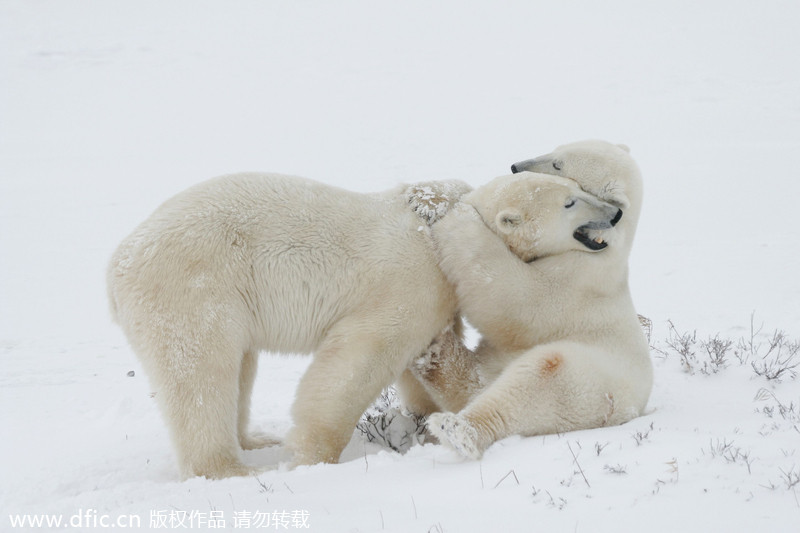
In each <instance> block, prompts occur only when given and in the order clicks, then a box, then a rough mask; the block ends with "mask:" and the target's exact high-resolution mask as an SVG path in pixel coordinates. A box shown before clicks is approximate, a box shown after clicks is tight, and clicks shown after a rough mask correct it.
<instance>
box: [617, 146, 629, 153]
mask: <svg viewBox="0 0 800 533" xmlns="http://www.w3.org/2000/svg"><path fill="white" fill-rule="evenodd" d="M617 146H618V147H620V148H622V149H623V150H625V151H626V152H628V153H631V149H630V147H628V145H627V144H618V145H617Z"/></svg>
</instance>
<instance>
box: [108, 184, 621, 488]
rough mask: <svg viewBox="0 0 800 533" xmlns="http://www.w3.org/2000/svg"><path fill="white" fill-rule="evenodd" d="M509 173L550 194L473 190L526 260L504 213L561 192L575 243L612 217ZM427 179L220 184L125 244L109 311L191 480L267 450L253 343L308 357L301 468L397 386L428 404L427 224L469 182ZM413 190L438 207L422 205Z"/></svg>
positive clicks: (327, 451)
mask: <svg viewBox="0 0 800 533" xmlns="http://www.w3.org/2000/svg"><path fill="white" fill-rule="evenodd" d="M507 179H511V180H514V181H517V182H525V183H528V187H529V188H530V190H531V191H533V189H539V190H541V191H543V192H544V194H540V195H528V196H525V197H520V198H516V197H514V198H511V197H509V198H503V197H502V194H499V193H498V194H499V195H498V194H495V192H494V191H495V189H496V188H497V187H496V186H495V185H494V184H491V183H490V184H489V185H487V186H485V187H481V188H479V189H478V191H484V194H486V195H487V196H492V195H494V196H496V197H497V206H499V208H500V209H499V210H498V217H497V220H498V221H499V223H500V224H501V225H503V227H506V226H507V230H508V231H506V232H505V233H504V234H503V235H504V238H505V239H506V240H505V241H499V242H501V243H503V246H513V247H514V248H515V249H516V250H517V251H518V253H520V254H521V255H523V256H532V255H534V254H535V253H534V251H533V249H534V248H536V247H537V246H541V245H543V243H538V242H535V236H534V235H529V234H527V233H525V232H524V231H521V230H520V228H522V226H520V225H518V224H517V223H516V222H515V221H514V220H513V217H512V216H510V215H509V213H510V210H515V211H518V212H537V211H540V210H546V209H549V208H550V207H551V206H549V205H548V203H550V202H557V203H558V204H563V202H564V201H565V198H566V197H567V196H568V197H570V198H572V199H573V200H572V201H574V202H576V203H577V204H578V205H577V208H576V209H575V211H574V213H572V214H571V218H570V219H569V220H568V221H567V222H562V221H559V222H558V225H556V224H552V226H553V227H552V232H556V231H561V229H560V228H561V226H562V225H563V224H568V225H570V228H569V229H568V232H569V233H570V234H571V233H572V232H573V231H575V230H577V229H578V228H581V227H584V226H587V225H592V224H597V223H598V222H596V221H597V220H598V219H602V220H607V219H608V217H609V209H608V206H607V205H606V204H603V203H602V202H599V201H598V200H596V199H595V198H594V197H592V196H591V195H589V194H586V193H585V192H583V191H581V190H580V189H579V188H578V187H577V185H575V184H574V182H572V183H570V182H569V181H568V180H563V181H564V182H565V183H566V185H565V184H559V185H557V184H556V183H555V180H556V178H554V177H552V176H541V177H538V178H537V177H536V175H534V174H528V173H526V174H525V175H523V176H522V177H520V176H516V177H509V178H507ZM429 185H430V186H416V187H410V188H402V187H401V188H398V189H395V190H391V191H388V192H384V193H378V194H359V193H354V192H349V191H345V190H342V189H338V188H335V187H330V186H327V185H323V184H321V183H317V182H314V181H310V180H305V179H301V178H293V177H287V176H280V175H271V174H238V175H231V176H224V177H221V178H216V179H212V180H210V181H207V182H204V183H201V184H199V185H196V186H194V187H192V188H190V189H188V190H186V191H184V192H183V193H180V194H178V195H177V196H175V197H173V198H172V199H170V200H168V201H167V202H165V203H164V204H163V205H161V206H160V207H159V208H158V209H157V210H156V211H155V212H154V213H153V214H152V215H151V216H150V217H149V218H148V219H147V220H145V221H144V222H143V223H142V224H141V225H140V226H139V227H138V228H137V229H136V230H134V232H133V233H132V234H131V235H130V236H129V237H127V238H126V239H125V240H123V242H122V243H121V244H120V246H119V248H118V249H117V250H116V252H115V253H114V255H113V257H112V259H111V263H110V265H109V270H108V291H109V297H110V300H111V309H112V313H113V315H114V317H115V319H116V321H117V322H118V323H119V324H120V325H121V327H122V328H123V330H124V332H125V334H126V335H127V337H128V339H129V341H130V343H131V346H132V347H133V349H134V351H135V352H136V353H137V355H138V356H139V358H140V360H141V361H142V364H143V366H144V368H145V371H146V372H147V374H148V376H149V378H150V381H151V385H152V387H153V388H154V390H155V392H156V398H157V399H158V401H159V404H160V407H161V410H162V412H163V414H164V417H165V419H166V421H167V425H168V427H169V429H170V434H171V437H172V439H173V442H174V444H175V447H176V449H177V453H178V458H179V462H180V465H181V470H182V473H183V474H184V475H185V476H191V475H203V476H207V477H213V478H221V477H227V476H232V475H243V474H247V473H248V472H249V468H248V467H246V466H245V465H244V464H242V463H241V460H240V458H239V450H240V447H241V448H245V449H251V448H257V447H262V446H265V445H269V444H272V443H275V441H273V440H271V439H269V438H267V437H265V436H252V435H249V434H248V433H247V429H248V421H249V405H250V394H251V390H252V387H253V381H254V378H255V372H256V365H257V356H258V352H259V351H262V350H264V351H273V352H284V353H311V352H313V353H314V359H313V361H312V363H311V364H310V366H309V367H308V370H307V372H306V374H305V375H304V376H303V378H302V379H301V381H300V383H299V385H298V389H297V393H296V398H295V402H294V405H293V407H292V416H293V421H294V427H293V428H292V430H291V431H290V433H289V436H288V439H287V440H288V445H289V447H290V448H291V450H292V452H293V453H294V462H295V463H296V464H313V463H317V462H323V461H324V462H336V461H337V460H338V458H339V455H340V453H341V451H342V449H343V448H344V446H345V445H346V444H347V442H348V440H349V439H350V437H351V435H352V432H353V428H354V426H355V424H356V422H357V420H358V418H359V416H360V415H361V414H362V413H363V412H364V410H365V409H366V408H367V407H368V406H369V404H370V402H372V401H373V400H374V398H375V397H377V395H378V394H379V393H380V391H381V390H382V389H383V388H385V387H386V386H388V385H389V384H391V383H392V382H393V381H395V380H398V379H399V382H400V384H401V389H402V391H401V392H402V393H403V396H404V400H407V401H406V403H407V404H408V405H410V406H414V407H415V408H417V409H420V410H424V409H426V408H428V407H431V406H432V404H431V402H430V400H429V398H428V397H427V396H426V395H425V391H424V389H423V387H422V386H421V384H420V383H418V382H417V381H415V379H414V378H413V377H412V376H411V373H410V371H408V368H409V366H410V364H411V362H412V361H413V360H414V359H415V358H417V357H419V355H420V354H421V353H423V352H424V351H425V350H426V349H427V348H428V346H429V345H430V344H431V342H432V340H433V339H434V338H435V337H436V335H437V334H438V333H439V332H440V331H441V330H442V329H443V328H445V326H447V324H450V323H452V322H453V319H454V317H455V316H456V313H457V309H458V302H457V299H456V294H455V289H454V287H453V286H452V285H451V284H450V283H449V282H448V280H447V278H446V277H445V275H444V274H443V273H442V271H441V270H440V268H439V266H438V263H437V257H436V251H435V245H434V242H433V239H432V237H431V234H430V229H429V228H428V226H427V225H426V224H425V222H424V221H423V220H424V219H431V218H436V217H438V216H441V214H442V213H443V212H444V210H445V209H446V207H447V205H449V203H452V202H451V201H447V200H446V201H445V202H444V203H442V202H440V201H439V199H440V198H441V197H442V191H444V192H445V193H446V194H445V195H444V196H445V197H450V198H452V199H457V197H458V196H459V195H460V194H461V193H462V192H463V191H464V190H466V189H467V187H466V186H464V185H463V184H458V183H455V184H453V183H451V184H448V183H447V182H444V183H433V184H429ZM552 188H557V189H558V190H559V191H560V192H559V194H558V195H556V196H553V195H552V194H548V193H547V191H549V190H550V189H552ZM420 191H428V192H430V191H433V193H431V194H430V196H431V197H433V198H436V199H437V200H436V201H435V202H429V201H427V200H426V199H425V198H422V200H423V201H419V200H420V196H419V194H418V193H419V192H420ZM409 204H411V205H409ZM443 206H444V209H443ZM506 207H508V208H509V210H506V209H505V208H506ZM558 207H561V205H559V206H558ZM414 211H417V213H415V212H414ZM504 211H509V213H505V214H504V215H502V216H500V213H501V212H504ZM418 215H419V216H418ZM506 215H509V216H506ZM518 230H520V231H518ZM545 230H546V231H545V232H546V233H549V232H550V231H551V229H550V228H545ZM568 240H569V241H570V242H568V243H567V244H566V246H582V245H580V244H579V243H577V242H576V241H574V240H572V239H568ZM563 241H564V240H563V239H562V240H561V241H560V242H558V243H557V245H558V246H559V247H560V248H561V247H564V246H565V244H564V242H563Z"/></svg>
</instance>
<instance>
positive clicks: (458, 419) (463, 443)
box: [427, 413, 483, 459]
mask: <svg viewBox="0 0 800 533" xmlns="http://www.w3.org/2000/svg"><path fill="white" fill-rule="evenodd" d="M427 427H428V432H429V433H431V434H432V435H433V436H434V437H436V438H437V439H439V442H441V443H442V444H444V445H446V446H448V447H450V448H452V449H454V450H456V451H457V452H458V453H459V454H461V455H463V456H464V457H468V458H470V459H480V458H481V456H482V455H483V452H482V451H481V449H480V447H479V446H478V431H477V430H476V429H475V428H474V427H473V426H472V424H470V423H469V422H468V421H467V420H466V419H465V418H464V417H462V416H460V415H457V414H454V413H433V414H432V415H431V416H429V417H428V422H427Z"/></svg>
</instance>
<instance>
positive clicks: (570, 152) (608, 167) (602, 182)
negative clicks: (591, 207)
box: [511, 140, 641, 216]
mask: <svg viewBox="0 0 800 533" xmlns="http://www.w3.org/2000/svg"><path fill="white" fill-rule="evenodd" d="M511 171H512V172H514V173H517V172H523V171H529V172H540V173H542V174H552V175H555V176H562V177H565V178H571V179H573V180H575V181H577V182H578V185H580V186H581V188H582V189H583V190H584V191H586V192H589V193H591V194H593V195H594V196H597V197H598V198H600V199H601V200H605V201H607V202H610V203H613V204H615V205H618V206H619V207H621V208H622V209H623V210H626V211H627V210H628V209H629V208H630V207H634V209H636V208H638V204H639V203H641V174H640V172H639V167H638V166H637V165H636V162H635V161H634V160H633V158H632V157H631V155H630V149H629V148H628V147H627V146H625V145H624V144H612V143H609V142H606V141H598V140H588V141H579V142H575V143H571V144H565V145H563V146H559V147H558V148H556V149H555V150H553V151H552V152H551V153H549V154H546V155H543V156H539V157H537V158H535V159H528V160H525V161H520V162H519V163H514V164H513V165H511ZM626 216H627V213H626Z"/></svg>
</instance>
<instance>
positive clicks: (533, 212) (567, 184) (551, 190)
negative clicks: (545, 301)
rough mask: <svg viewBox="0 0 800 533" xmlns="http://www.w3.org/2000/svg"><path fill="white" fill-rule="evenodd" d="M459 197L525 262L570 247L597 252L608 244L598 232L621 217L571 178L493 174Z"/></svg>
mask: <svg viewBox="0 0 800 533" xmlns="http://www.w3.org/2000/svg"><path fill="white" fill-rule="evenodd" d="M462 201H463V202H464V203H467V204H470V205H472V206H473V207H474V208H475V210H476V211H477V212H478V214H479V215H480V216H481V218H482V219H483V221H484V223H485V224H486V225H487V226H488V227H489V228H490V229H491V230H492V231H494V232H495V233H496V234H498V235H499V236H500V237H501V238H502V239H503V241H504V242H505V243H506V245H507V246H508V248H509V249H510V250H511V251H512V252H513V253H514V254H516V255H517V256H518V257H519V258H520V259H522V260H523V261H526V262H530V261H533V260H534V259H537V258H542V257H547V256H552V255H558V254H561V253H564V252H568V251H584V252H598V251H600V250H602V249H604V248H605V247H606V246H607V243H606V242H605V241H604V240H603V238H602V236H601V235H602V231H603V230H606V229H609V228H611V227H613V226H614V225H616V223H617V222H618V221H619V220H620V218H621V216H622V211H621V210H620V209H619V207H617V206H615V205H612V204H610V203H608V202H604V201H602V200H599V199H598V198H596V197H594V196H592V195H591V194H588V193H586V192H585V191H583V190H581V188H580V187H578V184H577V183H576V182H575V181H573V180H570V179H566V178H562V177H560V176H552V175H547V174H538V173H533V172H520V173H517V174H513V175H510V176H501V177H499V178H495V179H494V180H492V181H490V182H489V183H487V184H486V185H484V186H482V187H479V188H478V189H476V190H474V191H472V192H470V193H468V194H466V195H465V196H463V197H462Z"/></svg>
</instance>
